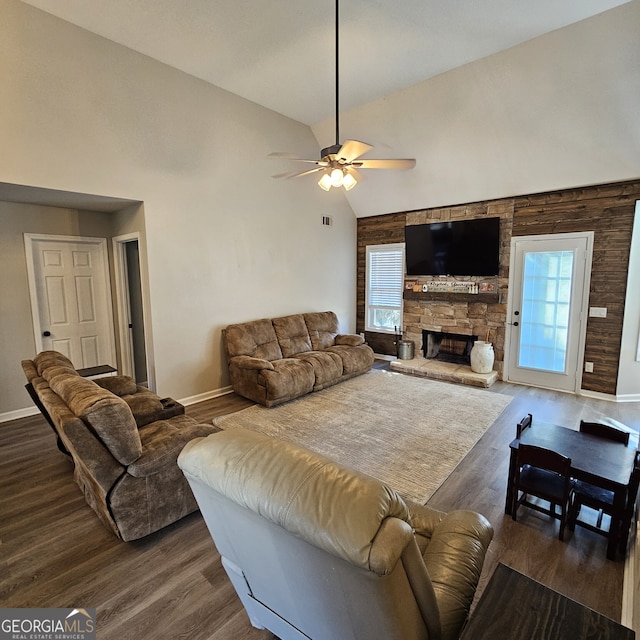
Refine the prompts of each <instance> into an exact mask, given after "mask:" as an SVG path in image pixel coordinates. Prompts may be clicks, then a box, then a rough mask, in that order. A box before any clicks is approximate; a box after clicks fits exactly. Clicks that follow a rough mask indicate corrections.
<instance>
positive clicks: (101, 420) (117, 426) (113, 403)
mask: <svg viewBox="0 0 640 640" xmlns="http://www.w3.org/2000/svg"><path fill="white" fill-rule="evenodd" d="M49 384H50V385H51V389H52V390H53V391H54V392H55V393H57V394H58V395H59V396H60V397H61V398H62V400H63V401H64V402H65V403H66V404H67V406H68V407H69V409H70V410H71V411H72V412H73V414H74V415H76V416H77V417H79V418H82V420H84V422H86V423H87V424H88V425H89V426H90V427H91V428H92V429H93V430H94V432H95V433H96V434H97V436H98V437H99V438H100V439H101V440H102V442H103V443H104V444H105V446H106V447H107V449H109V451H110V452H111V454H112V455H113V457H114V458H115V459H116V460H118V462H120V464H122V465H125V466H126V465H128V464H131V463H132V462H133V461H134V460H137V459H138V458H139V457H140V454H141V453H142V443H141V442H140V435H139V434H138V426H137V425H136V421H135V419H134V417H133V414H132V413H131V409H130V408H129V405H127V403H126V402H125V401H124V400H123V399H122V398H118V396H116V395H114V394H113V393H111V392H110V391H107V390H106V389H103V388H102V387H99V386H98V385H97V384H96V383H95V382H93V380H88V379H87V378H82V377H80V376H77V375H75V376H74V375H70V374H69V375H58V376H55V377H54V378H52V379H51V381H50V382H49Z"/></svg>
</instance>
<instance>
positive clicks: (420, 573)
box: [178, 429, 493, 640]
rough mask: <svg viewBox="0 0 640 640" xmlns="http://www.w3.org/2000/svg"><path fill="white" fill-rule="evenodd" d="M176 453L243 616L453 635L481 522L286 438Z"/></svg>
mask: <svg viewBox="0 0 640 640" xmlns="http://www.w3.org/2000/svg"><path fill="white" fill-rule="evenodd" d="M178 464H179V465H180V467H181V468H182V469H183V471H184V473H185V475H186V476H187V478H188V479H189V483H190V484H191V487H192V489H193V493H194V495H195V496H196V499H197V501H198V504H199V505H200V511H201V513H202V515H203V517H204V519H205V522H206V523H207V526H208V528H209V531H210V533H211V536H212V537H213V540H214V542H215V545H216V549H217V550H218V552H219V553H220V556H221V557H222V564H223V566H224V568H225V570H226V571H227V574H228V575H229V578H230V580H231V582H232V583H233V585H234V587H235V589H236V591H237V593H238V596H239V597H240V599H241V600H242V604H243V605H244V607H245V610H246V612H247V614H248V616H249V619H250V621H251V623H252V624H253V626H254V627H258V628H267V629H269V631H271V632H272V633H273V634H275V635H276V636H277V637H278V638H282V639H283V640H285V639H294V638H295V639H298V640H299V639H301V638H351V639H352V640H358V639H362V640H365V639H366V640H454V639H455V638H457V637H458V635H459V634H460V631H461V629H462V627H463V625H464V623H465V620H466V619H467V615H468V613H469V608H470V606H471V603H472V600H473V597H474V594H475V591H476V587H477V584H478V580H479V578H480V573H481V571H482V567H483V563H484V559H485V553H486V551H487V548H488V546H489V543H490V542H491V539H492V537H493V529H492V527H491V525H490V523H489V522H488V521H487V519H486V518H484V517H483V516H482V515H480V514H478V513H474V512H471V511H451V512H449V513H443V512H442V511H437V510H435V509H431V508H429V507H427V506H422V505H419V504H415V503H411V502H407V501H405V500H403V499H402V498H401V497H400V496H399V495H398V494H397V493H396V492H395V491H394V490H393V489H391V488H389V487H388V486H386V485H384V484H382V483H380V482H379V481H377V480H375V479H373V478H371V477H369V476H366V475H364V474H361V473H358V472H356V471H352V470H350V469H347V468H346V467H343V466H341V465H339V464H336V463H334V462H332V461H330V460H328V459H327V458H324V457H322V456H319V455H317V454H315V453H312V452H311V451H308V450H305V449H303V448H301V447H298V446H296V445H294V444H291V443H288V442H284V441H282V440H278V439H276V438H271V437H268V436H265V435H263V434H259V433H254V432H252V431H248V430H245V429H230V430H228V431H221V432H220V433H216V434H214V435H212V436H209V437H207V438H200V439H196V440H193V441H191V442H190V443H189V444H188V445H187V446H185V448H184V449H183V451H182V453H181V454H180V457H179V458H178Z"/></svg>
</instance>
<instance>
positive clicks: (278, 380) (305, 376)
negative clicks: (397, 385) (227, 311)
mask: <svg viewBox="0 0 640 640" xmlns="http://www.w3.org/2000/svg"><path fill="white" fill-rule="evenodd" d="M223 339H224V344H225V349H226V352H227V358H228V362H229V376H230V378H231V385H232V386H233V390H234V391H235V392H236V393H238V394H240V395H241V396H244V397H245V398H249V399H250V400H253V401H255V402H259V403H260V404H263V405H265V406H267V407H271V406H273V405H277V404H280V403H282V402H286V401H287V400H292V399H293V398H297V397H299V396H302V395H304V394H306V393H310V392H311V391H319V390H320V389H325V388H326V387H330V386H331V385H333V384H336V383H337V382H340V381H342V380H346V379H348V378H352V377H354V376H357V375H360V374H362V373H365V372H366V371H369V369H371V365H372V364H373V349H371V347H369V345H367V344H365V342H364V338H362V337H361V336H358V335H341V334H340V333H339V329H338V318H337V317H336V314H335V313H333V311H324V312H320V313H301V314H297V315H290V316H283V317H280V318H273V319H266V318H265V319H262V320H254V321H253V322H244V323H242V324H232V325H229V326H228V327H227V328H226V329H225V330H224V332H223Z"/></svg>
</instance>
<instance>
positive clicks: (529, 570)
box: [0, 365, 640, 640]
mask: <svg viewBox="0 0 640 640" xmlns="http://www.w3.org/2000/svg"><path fill="white" fill-rule="evenodd" d="M380 366H384V365H380ZM399 375H401V374H399ZM487 392H488V393H504V394H508V395H510V396H512V397H513V401H512V402H511V404H510V405H509V407H507V409H506V410H505V411H504V412H503V414H502V415H501V416H500V417H499V418H498V420H497V421H496V422H495V423H494V425H493V426H492V427H491V428H490V429H489V430H488V431H487V432H486V434H485V435H484V436H483V437H482V439H481V440H480V441H479V442H478V444H477V445H476V446H475V447H474V448H473V450H472V451H471V452H470V453H469V454H468V456H467V457H466V458H465V459H464V461H463V462H462V463H461V464H460V465H459V466H458V468H457V469H456V470H455V471H454V472H453V473H452V474H451V476H450V477H449V478H448V479H447V480H446V481H445V482H444V483H443V485H442V486H441V487H440V488H439V489H438V491H437V492H436V493H435V494H434V495H433V497H432V498H431V499H430V501H429V504H431V505H432V506H434V507H437V508H439V509H443V510H451V509H457V508H463V509H474V510H477V511H479V512H481V513H483V514H484V515H485V516H487V517H488V518H489V520H490V521H491V522H492V524H493V526H494V527H495V538H494V541H493V543H492V545H491V547H490V549H489V553H488V556H487V561H486V564H485V570H484V572H483V576H482V579H481V584H480V588H479V592H478V595H479V593H480V592H481V590H482V589H483V588H484V585H485V584H486V582H487V580H488V578H489V576H490V575H491V573H492V572H493V570H494V568H495V566H496V565H497V563H498V562H504V563H505V564H508V565H510V566H512V567H513V568H515V569H517V570H519V571H521V572H523V573H525V574H526V575H529V576H531V577H533V578H534V579H536V580H538V581H540V582H542V583H543V584H545V585H547V586H549V587H551V588H553V589H555V590H557V591H559V592H561V593H563V594H564V595H566V596H568V597H570V598H573V599H574V600H577V601H579V602H581V603H583V604H585V605H587V606H589V607H591V608H593V609H595V610H596V611H598V612H600V613H602V614H604V615H606V616H608V617H610V618H613V619H615V620H619V619H620V612H621V597H622V580H623V569H624V563H623V562H612V561H610V560H607V559H606V557H605V551H606V541H605V539H604V538H602V537H600V536H597V535H595V534H593V533H591V532H589V531H586V530H584V529H577V530H576V531H575V533H570V532H567V535H566V542H564V543H562V542H560V541H558V539H557V527H558V525H557V521H551V520H549V519H548V518H547V517H546V516H543V515H541V514H538V513H536V512H532V511H530V510H527V509H522V510H521V511H520V512H519V519H518V522H517V523H514V522H513V521H512V520H511V518H510V517H506V516H505V515H504V499H505V487H506V477H507V468H508V458H509V447H508V445H509V442H510V441H511V440H512V439H513V437H514V433H515V425H516V422H517V421H518V420H519V418H521V417H522V416H523V415H524V414H526V413H528V412H531V413H533V414H534V421H535V419H536V418H537V419H540V420H545V421H549V422H556V423H558V424H564V425H576V424H577V423H578V421H579V420H580V418H581V417H583V416H585V417H593V415H594V412H595V414H596V415H598V414H600V415H609V416H611V417H614V418H616V419H618V420H621V421H622V422H625V423H626V424H628V425H629V426H631V427H633V428H635V429H638V428H639V427H640V412H638V403H629V404H615V403H610V402H606V401H600V400H593V399H588V398H582V397H577V396H573V395H568V394H562V393H555V392H550V391H544V390H540V389H533V388H528V387H520V386H514V385H508V384H505V383H502V382H499V383H497V384H495V385H494V386H493V387H492V388H491V389H490V390H488V391H487ZM250 404H251V403H250V402H248V401H246V400H244V399H242V398H239V397H238V396H235V395H228V396H224V397H222V398H218V399H215V400H210V401H207V402H203V403H200V404H198V405H193V406H191V407H189V408H188V413H189V414H190V415H192V416H194V417H195V418H197V419H198V420H200V421H202V422H208V421H210V420H211V419H212V418H213V417H214V416H217V415H223V414H225V413H230V412H233V411H236V410H239V409H242V408H244V407H246V406H249V405H250ZM0 469H1V471H0V606H2V607H95V608H96V609H97V616H98V637H99V638H100V640H127V639H131V640H133V639H135V640H147V639H148V640H151V639H153V640H164V639H167V640H176V639H178V638H185V639H186V638H188V639H189V640H223V639H224V640H238V639H246V640H252V639H259V640H266V639H272V638H273V636H272V635H271V634H270V633H268V632H265V631H259V630H256V629H253V628H252V627H251V625H250V624H249V621H248V619H247V617H246V615H245V613H244V611H243V609H242V608H241V605H240V601H239V600H238V598H237V597H236V595H235V592H234V590H233V588H232V586H231V584H230V582H229V580H228V579H227V577H226V574H225V573H224V570H223V569H222V566H221V563H220V558H219V556H218V554H217V552H216V549H215V547H214V545H213V543H212V541H211V539H210V537H209V534H208V531H207V529H206V527H205V525H204V523H203V521H202V518H201V516H200V514H199V513H194V514H192V515H190V516H188V517H186V518H184V519H183V520H182V521H180V522H178V523H176V524H174V525H171V526H169V527H167V528H166V529H164V530H162V531H159V532H157V533H155V534H153V535H151V536H148V537H147V538H144V539H142V540H138V541H134V542H130V543H124V542H121V541H119V540H117V539H116V538H115V537H114V536H113V535H112V534H111V533H109V532H108V531H107V530H106V529H105V528H104V527H103V526H102V525H101V524H100V522H99V521H98V519H97V517H96V516H95V515H94V513H93V511H92V510H91V509H90V508H89V507H88V506H87V505H86V503H85V501H84V498H83V497H82V495H81V494H80V491H79V489H78V487H77V485H76V484H75V483H74V481H73V472H72V467H71V464H70V463H69V461H68V460H67V459H66V457H65V456H64V455H63V454H61V453H60V452H59V451H58V449H57V448H56V444H55V439H54V436H53V433H52V431H51V429H50V427H49V426H48V425H47V424H46V423H45V421H44V420H43V419H42V418H41V417H39V416H34V417H31V418H24V419H21V420H15V421H12V422H7V423H4V424H1V425H0Z"/></svg>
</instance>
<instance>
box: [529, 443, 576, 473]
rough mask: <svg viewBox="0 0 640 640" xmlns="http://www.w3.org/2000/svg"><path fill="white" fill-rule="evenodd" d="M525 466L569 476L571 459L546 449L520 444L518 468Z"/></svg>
mask: <svg viewBox="0 0 640 640" xmlns="http://www.w3.org/2000/svg"><path fill="white" fill-rule="evenodd" d="M524 465H529V466H531V467H537V468H538V469H544V470H545V471H552V472H554V473H557V474H559V475H563V476H564V475H567V476H568V475H569V469H570V468H571V458H568V457H567V456H563V455H562V454H561V453H557V452H555V451H551V450H550V449H545V448H544V447H536V446H534V445H530V444H520V446H519V447H518V466H519V467H522V466H524Z"/></svg>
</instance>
